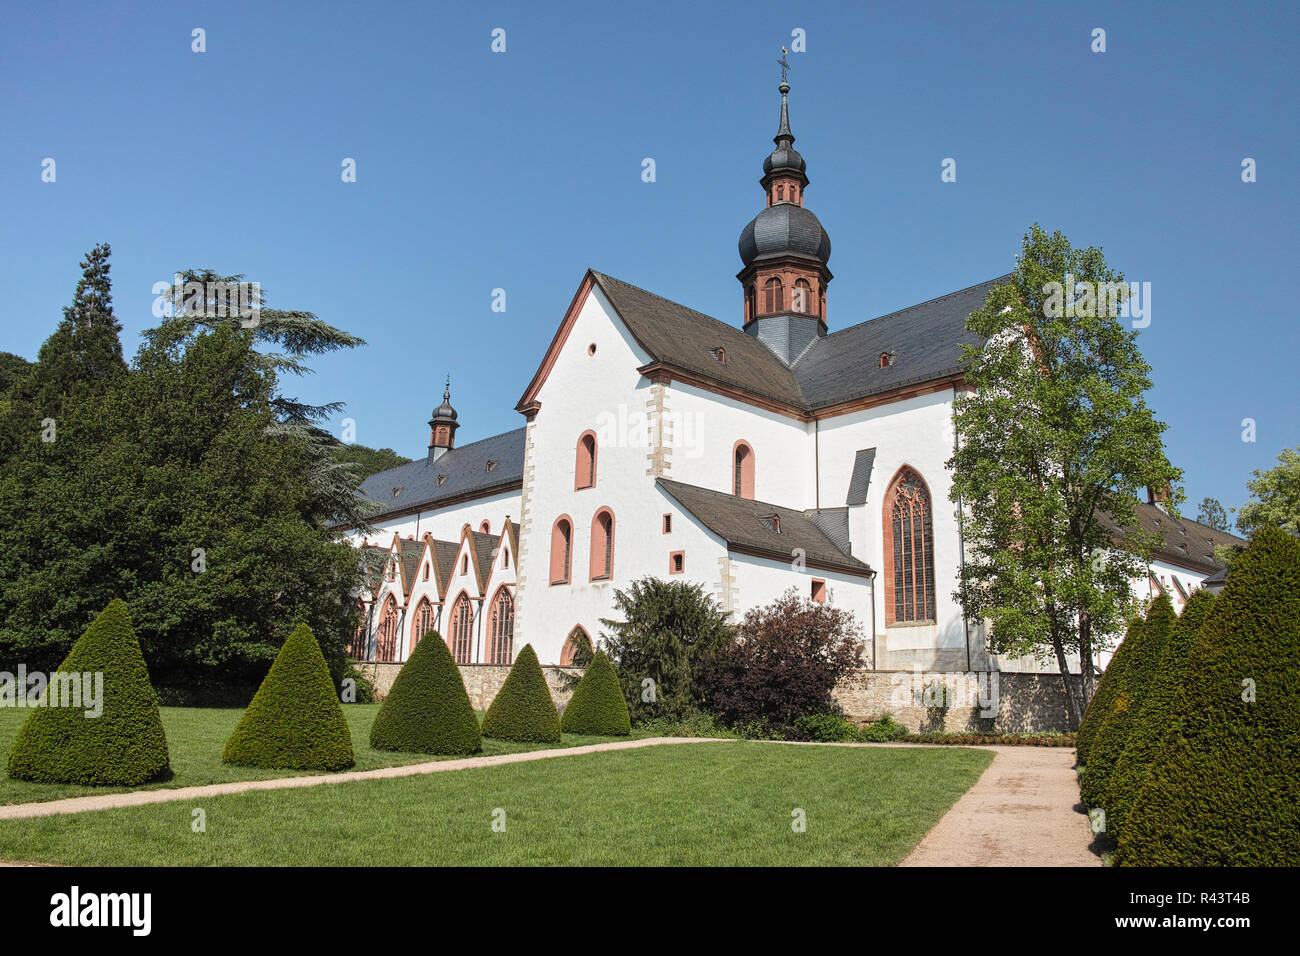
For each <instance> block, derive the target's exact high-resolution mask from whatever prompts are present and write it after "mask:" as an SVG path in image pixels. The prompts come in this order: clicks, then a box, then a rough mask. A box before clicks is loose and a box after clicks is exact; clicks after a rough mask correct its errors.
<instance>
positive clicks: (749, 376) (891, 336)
mask: <svg viewBox="0 0 1300 956" xmlns="http://www.w3.org/2000/svg"><path fill="white" fill-rule="evenodd" d="M592 276H593V278H594V279H595V281H596V284H597V285H598V286H599V287H600V290H601V291H602V292H603V293H604V294H605V296H606V298H608V299H609V301H610V303H611V304H612V305H613V306H614V308H615V310H617V312H618V314H619V316H620V317H621V318H622V319H623V321H624V322H625V323H626V324H627V326H628V328H629V329H630V330H631V332H632V334H633V335H634V336H635V337H636V339H637V341H638V342H640V343H641V345H642V347H643V348H645V350H646V351H648V352H649V353H650V354H651V356H652V357H653V359H654V360H655V361H659V362H663V363H665V364H667V365H671V366H674V367H676V368H680V369H682V370H684V371H688V372H693V373H695V374H697V375H702V376H705V377H707V378H709V379H712V380H713V381H715V382H718V383H720V384H723V385H729V386H732V387H735V388H740V389H743V390H744V391H747V392H750V393H752V394H754V395H757V396H760V397H765V398H769V399H775V400H776V401H778V402H781V403H783V404H786V405H790V406H793V407H794V408H796V409H798V410H800V411H802V412H804V413H808V414H811V413H812V412H815V411H817V410H819V409H823V408H828V407H830V406H832V405H836V404H839V403H842V402H848V401H853V400H854V399H859V398H865V397H868V396H871V395H875V394H879V393H882V392H887V391H890V390H891V389H896V388H900V387H904V386H907V385H915V384H920V383H922V382H928V381H932V380H934V379H938V378H944V377H946V376H948V375H952V374H954V373H956V372H958V371H960V365H959V361H960V357H961V346H962V345H964V344H970V345H978V344H979V342H980V339H979V337H978V336H976V335H974V334H972V333H970V332H968V331H966V327H965V323H966V317H967V316H968V315H969V314H970V313H971V312H973V311H975V310H976V309H978V308H980V307H981V306H982V305H983V304H984V298H985V296H986V295H987V294H988V291H989V290H990V289H991V288H992V287H993V286H994V285H996V284H998V283H999V282H1003V281H1005V280H1006V278H1007V277H1006V276H1002V277H1000V278H997V279H990V280H989V281H987V282H981V283H979V284H977V285H973V286H970V287H968V288H965V289H961V290H959V291H957V292H952V293H949V294H948V295H944V296H940V297H939V298H937V299H931V300H930V301H928V302H922V303H920V304H919V305H914V306H911V307H910V308H907V309H903V310H901V311H899V312H893V313H890V314H889V315H885V316H881V317H880V318H876V319H869V320H868V321H865V322H860V323H858V324H857V325H853V326H850V327H849V328H846V329H842V330H841V331H838V332H833V333H831V334H829V335H825V336H821V337H820V338H818V339H817V341H816V342H814V343H813V344H812V345H811V346H810V347H809V348H808V349H807V350H806V351H804V352H803V354H802V355H800V356H799V358H797V359H796V360H795V362H794V364H793V366H787V365H786V364H785V363H784V362H782V361H781V360H780V359H779V358H777V356H776V354H775V353H773V352H772V350H771V349H769V348H768V347H767V346H766V345H764V344H763V343H762V342H760V341H758V339H756V338H755V337H754V336H751V335H749V334H748V333H747V332H744V331H743V330H741V329H739V328H737V327H736V326H734V325H731V324H729V323H726V322H721V321H719V320H717V319H715V318H712V317H710V316H707V315H704V314H703V313H701V312H696V311H695V310H694V309H688V308H687V307H686V306H684V305H679V304H678V303H676V302H672V301H670V300H668V299H665V298H663V297H661V296H657V295H655V294H654V293H652V292H647V291H646V290H645V289H641V288H638V287H637V286H634V285H630V284H629V283H626V282H623V281H622V280H619V279H615V278H613V277H612V276H607V275H604V274H603V273H600V272H595V271H594V270H593V272H592ZM719 346H721V347H723V348H725V349H726V354H727V361H726V364H723V363H721V362H719V361H718V360H717V358H716V355H715V350H716V349H717V348H718V347H719ZM881 352H893V353H895V355H896V358H895V360H894V362H893V363H892V364H890V365H887V366H885V367H884V368H881V367H880V353H881Z"/></svg>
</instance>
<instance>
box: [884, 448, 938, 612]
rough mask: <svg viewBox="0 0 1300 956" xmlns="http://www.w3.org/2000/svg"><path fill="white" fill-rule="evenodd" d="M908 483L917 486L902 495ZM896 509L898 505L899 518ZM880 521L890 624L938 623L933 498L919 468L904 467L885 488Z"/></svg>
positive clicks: (912, 486) (886, 604) (887, 610)
mask: <svg viewBox="0 0 1300 956" xmlns="http://www.w3.org/2000/svg"><path fill="white" fill-rule="evenodd" d="M907 482H912V485H911V486H910V487H909V488H908V490H907V494H906V495H905V496H904V495H902V494H901V492H902V491H903V487H904V484H905V483H907ZM900 499H901V500H900ZM895 505H898V506H899V508H898V514H897V515H896V514H895ZM918 505H919V507H918ZM896 519H897V525H896ZM881 523H882V526H883V535H882V538H881V540H882V542H883V549H882V550H883V552H884V562H883V563H884V574H883V577H884V584H885V626H886V627H891V626H893V625H895V624H905V625H909V624H934V623H936V620H937V617H936V615H937V603H936V600H937V599H936V590H937V578H938V575H937V572H936V571H935V567H934V495H933V493H932V492H931V491H930V486H929V484H928V483H927V482H926V480H925V478H924V477H922V475H921V472H920V471H919V470H918V469H916V468H913V467H912V466H911V465H903V466H902V467H900V468H899V469H898V471H897V472H895V473H894V477H893V478H892V479H891V480H890V482H889V484H888V485H887V486H886V492H885V501H884V505H883V511H882V514H881ZM896 527H897V528H898V537H897V539H896ZM900 612H901V613H900Z"/></svg>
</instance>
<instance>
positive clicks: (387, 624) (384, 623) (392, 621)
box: [375, 594, 400, 662]
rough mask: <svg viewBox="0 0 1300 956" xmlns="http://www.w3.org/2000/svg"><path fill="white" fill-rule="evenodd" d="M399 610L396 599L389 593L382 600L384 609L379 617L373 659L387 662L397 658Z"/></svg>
mask: <svg viewBox="0 0 1300 956" xmlns="http://www.w3.org/2000/svg"><path fill="white" fill-rule="evenodd" d="M399 616H400V612H399V611H398V610H397V600H396V599H395V598H394V597H393V596H392V595H391V594H390V595H388V600H386V601H385V602H384V611H383V614H382V615H381V616H380V618H379V635H378V637H379V640H378V646H377V647H376V648H375V660H377V661H382V662H389V661H393V660H396V659H397V625H398V620H399Z"/></svg>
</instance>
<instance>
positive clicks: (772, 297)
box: [763, 276, 785, 312]
mask: <svg viewBox="0 0 1300 956" xmlns="http://www.w3.org/2000/svg"><path fill="white" fill-rule="evenodd" d="M783 308H785V295H784V292H783V290H782V288H781V280H780V279H778V278H777V277H776V276H772V278H770V279H768V280H767V282H765V283H763V311H764V312H780V311H781V310H782V309H783Z"/></svg>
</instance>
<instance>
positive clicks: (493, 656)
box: [486, 585, 515, 664]
mask: <svg viewBox="0 0 1300 956" xmlns="http://www.w3.org/2000/svg"><path fill="white" fill-rule="evenodd" d="M514 653H515V600H514V598H512V597H511V596H510V591H509V590H508V589H507V588H506V587H505V586H504V585H503V586H502V587H501V588H499V589H498V590H497V595H496V597H494V598H493V599H492V616H491V617H490V618H489V619H488V650H487V661H486V663H488V664H509V663H510V662H511V661H512V660H513V659H514Z"/></svg>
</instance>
